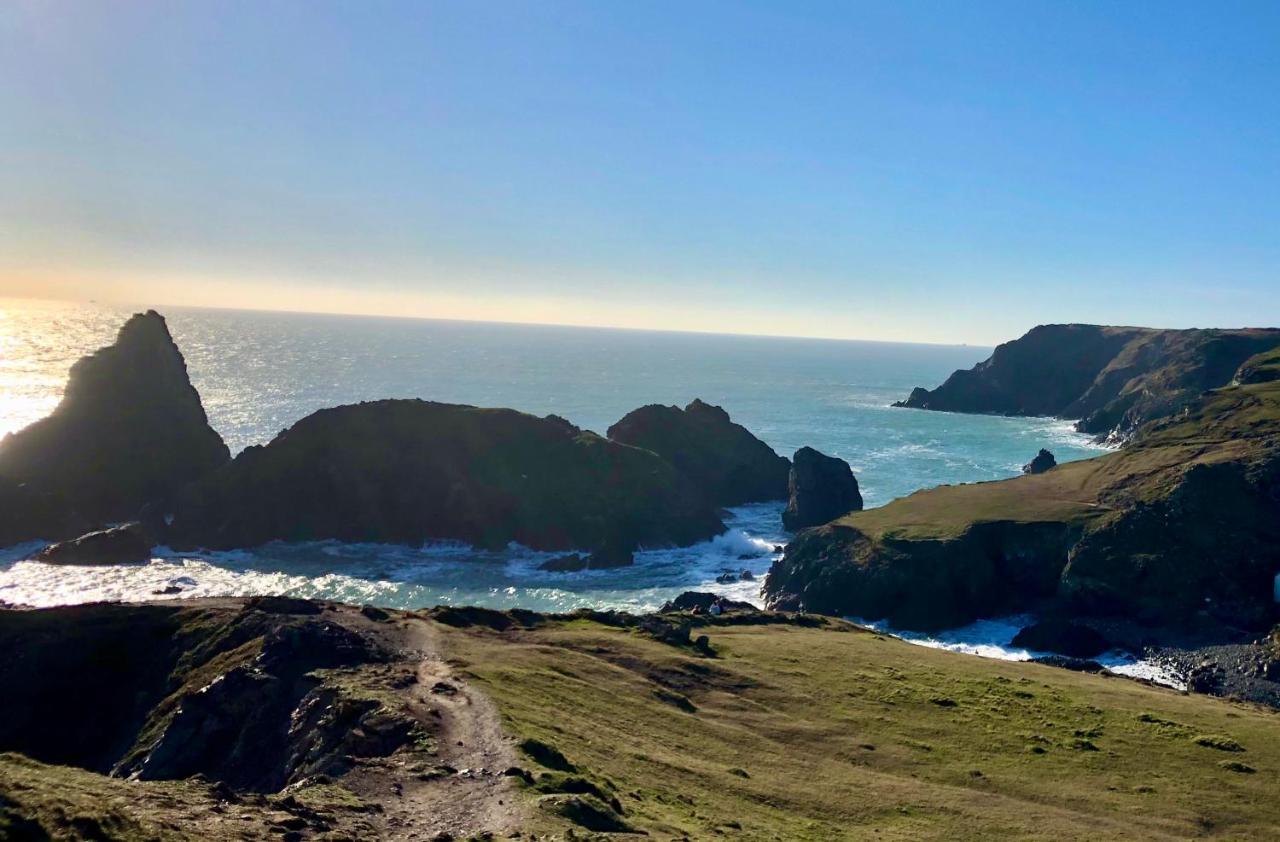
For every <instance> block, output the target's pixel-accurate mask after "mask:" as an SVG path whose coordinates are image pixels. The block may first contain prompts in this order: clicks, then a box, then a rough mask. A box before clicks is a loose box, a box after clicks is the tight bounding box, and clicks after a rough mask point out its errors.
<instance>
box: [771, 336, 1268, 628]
mask: <svg viewBox="0 0 1280 842" xmlns="http://www.w3.org/2000/svg"><path fill="white" fill-rule="evenodd" d="M1045 330H1049V331H1050V332H1052V331H1053V330H1054V329H1045ZM1098 330H1101V331H1102V333H1101V336H1102V337H1103V339H1107V338H1108V337H1109V338H1110V341H1112V342H1119V341H1120V338H1121V337H1122V336H1124V335H1128V334H1127V333H1124V332H1123V331H1121V332H1119V333H1117V331H1120V329H1084V328H1078V327H1073V328H1071V329H1068V332H1069V333H1071V332H1084V333H1089V334H1095V335H1096V334H1097V331H1098ZM1032 333H1033V334H1036V331H1033V332H1032ZM1245 336H1246V337H1252V338H1256V337H1254V335H1253V334H1245ZM1239 338H1240V337H1238V336H1233V337H1232V338H1231V342H1235V341H1236V340H1238V339H1239ZM1252 338H1251V339H1250V341H1252ZM1024 339H1025V338H1024ZM1022 341H1023V340H1020V342H1022ZM1127 341H1130V342H1131V341H1133V339H1132V338H1130V339H1129V340H1127ZM1017 344H1018V343H1013V345H1015V346H1016V345H1017ZM1009 347H1010V346H1002V348H1006V349H1008V348H1009ZM1022 347H1024V346H1019V348H1022ZM1009 353H1010V351H1008V350H1006V351H1005V352H998V354H997V356H996V357H993V361H996V362H993V363H992V364H991V365H988V366H987V368H988V369H989V368H992V367H996V368H1001V367H1003V366H1004V364H1005V363H1006V362H1007V361H1008V355H1009ZM1018 353H1021V350H1019V351H1018ZM1093 362H1096V359H1095V360H1093V361H1092V362H1091V363H1090V367H1091V366H1092V365H1093ZM1086 373H1087V372H1086ZM1084 374H1085V373H1081V378H1083V377H1084ZM973 376H977V375H969V377H973ZM965 379H966V378H959V380H960V381H963V380H965ZM1223 379H1224V381H1225V382H1231V381H1233V380H1236V379H1238V378H1237V377H1236V372H1231V373H1228V374H1226V375H1225V376H1224V377H1223ZM1064 394H1065V392H1064ZM1032 409H1033V410H1034V411H1042V410H1043V409H1044V406H1042V405H1033V406H1032ZM1278 571H1280V381H1264V382H1251V383H1246V384H1241V385H1232V386H1225V387H1224V388H1219V389H1216V390H1213V391H1210V392H1208V393H1206V394H1203V395H1200V396H1197V397H1195V398H1192V399H1189V400H1187V401H1186V402H1185V403H1184V404H1183V405H1182V408H1181V409H1180V411H1178V412H1177V413H1176V414H1174V415H1162V416H1161V417H1159V418H1157V419H1156V420H1154V421H1150V422H1148V423H1146V424H1144V425H1143V426H1141V427H1139V428H1138V429H1137V430H1136V431H1135V432H1134V433H1133V435H1132V436H1131V437H1130V441H1129V443H1128V444H1127V446H1125V447H1124V448H1123V449H1121V450H1119V451H1116V452H1113V453H1109V454H1107V455H1105V456H1101V457H1098V458H1095V459H1089V460H1084V461H1079V462H1071V463H1067V464H1062V465H1058V466H1057V467H1053V468H1050V469H1048V470H1045V471H1044V472H1043V473H1038V474H1028V475H1025V476H1021V477H1017V478H1013V479H1008V480H1001V481H996V482H984V483H975V484H970V485H958V486H942V487H939V488H933V489H928V490H925V491H920V492H916V493H915V494H912V495H910V496H908V497H905V498H901V499H899V500H895V501H893V502H892V503H889V504H888V505H886V506H883V507H880V508H877V509H873V510H869V511H864V512H858V513H854V514H850V515H847V516H845V517H843V518H840V519H838V520H837V521H835V522H833V523H831V524H828V525H826V526H822V527H818V528H816V529H811V530H808V531H805V532H802V533H800V535H799V536H798V537H797V538H796V540H795V541H793V542H792V543H791V544H790V545H789V546H788V547H787V550H786V554H785V556H784V558H783V559H781V560H780V561H778V562H777V563H776V564H775V565H774V567H773V569H772V570H771V571H770V573H769V576H768V579H767V581H766V584H765V592H766V594H767V596H768V599H769V600H770V602H771V604H773V605H776V606H785V607H793V608H804V609H805V610H810V611H819V612H823V613H829V614H839V615H852V616H860V617H864V618H867V619H879V618H887V619H888V620H889V621H890V622H892V623H893V624H895V625H898V626H901V627H904V628H922V629H940V628H946V627H952V626H957V625H962V624H964V623H967V622H970V621H972V620H974V619H977V618H979V617H986V616H993V615H997V614H1001V613H1011V612H1016V611H1027V610H1033V611H1034V610H1048V611H1058V612H1062V613H1065V614H1067V615H1077V616H1094V615H1097V616H1120V617H1125V618H1128V619H1131V620H1136V621H1138V622H1142V623H1146V624H1149V625H1152V626H1163V627H1171V628H1172V627H1177V628H1184V629H1185V628H1189V627H1197V626H1209V627H1212V628H1216V629H1219V630H1221V631H1222V632H1223V633H1230V632H1232V631H1233V630H1234V631H1235V632H1236V633H1241V634H1243V633H1245V632H1247V631H1249V630H1261V629H1268V628H1270V626H1271V624H1273V623H1274V622H1275V621H1276V618H1277V612H1276V602H1275V599H1274V597H1273V582H1274V579H1275V576H1276V574H1277V572H1278Z"/></svg>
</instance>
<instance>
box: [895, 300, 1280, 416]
mask: <svg viewBox="0 0 1280 842" xmlns="http://www.w3.org/2000/svg"><path fill="white" fill-rule="evenodd" d="M1278 349H1280V330H1278V329H1273V328H1244V329H1239V330H1201V329H1193V330H1156V329H1151V328H1136V327H1110V326H1100V325H1081V324H1068V325H1041V326H1039V327H1035V328H1033V329H1031V330H1030V331H1028V332H1027V334H1026V335H1024V336H1022V337H1021V338H1019V339H1016V340H1013V341H1012V342H1006V343H1004V344H1002V345H1000V346H998V347H997V348H996V349H995V351H994V353H992V355H991V357H990V358H988V359H987V360H985V361H983V362H981V363H978V364H977V365H976V366H974V367H973V368H972V369H968V370H964V371H957V372H955V373H954V374H952V375H951V376H950V377H949V378H947V380H946V382H945V383H943V384H942V385H941V386H939V387H937V388H936V389H933V390H929V389H925V388H922V387H918V388H916V389H915V390H913V391H912V393H911V395H910V396H909V397H908V398H907V399H906V400H904V401H901V402H899V403H896V404H894V405H895V406H901V407H911V408H915V409H932V410H939V411H944V412H970V413H987V414H997V415H1051V416H1057V417H1060V418H1070V419H1077V424H1076V429H1077V430H1079V431H1080V432H1083V433H1089V434H1091V435H1094V436H1096V437H1098V438H1099V439H1110V440H1114V441H1123V440H1125V439H1127V438H1129V437H1130V436H1132V435H1133V434H1134V433H1135V432H1136V431H1137V430H1138V429H1139V428H1140V427H1142V425H1144V424H1146V423H1148V422H1150V421H1153V420H1156V419H1159V418H1164V417H1168V416H1171V415H1173V414H1175V413H1177V412H1180V411H1181V410H1182V409H1183V408H1184V407H1186V406H1187V405H1188V404H1189V403H1190V402H1192V401H1193V400H1195V399H1196V398H1197V397H1199V396H1200V395H1201V394H1202V393H1203V392H1205V391H1207V390H1210V389H1216V388H1219V387H1222V386H1226V385H1228V384H1230V383H1231V382H1232V381H1233V380H1234V379H1235V377H1236V376H1237V375H1238V374H1239V375H1242V376H1244V377H1246V378H1250V377H1254V376H1258V377H1261V376H1266V375H1265V372H1267V371H1270V370H1272V369H1271V368H1269V367H1268V365H1267V362H1266V361H1267V360H1268V359H1270V360H1271V365H1273V366H1274V361H1275V357H1274V354H1275V353H1277V351H1278ZM1267 352H1271V354H1272V356H1270V357H1267V356H1265V355H1266V353H1267ZM1260 354H1261V355H1264V356H1263V357H1260V358H1256V359H1254V358H1255V356H1256V355H1260ZM1246 363H1247V364H1246ZM1254 371H1257V372H1259V374H1257V375H1254V374H1252V373H1251V372H1254Z"/></svg>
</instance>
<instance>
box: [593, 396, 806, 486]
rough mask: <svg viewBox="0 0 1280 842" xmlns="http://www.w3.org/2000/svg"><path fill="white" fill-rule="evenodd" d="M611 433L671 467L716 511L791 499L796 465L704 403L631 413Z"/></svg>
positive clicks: (697, 402) (640, 409) (655, 405)
mask: <svg viewBox="0 0 1280 842" xmlns="http://www.w3.org/2000/svg"><path fill="white" fill-rule="evenodd" d="M608 432H609V438H610V439H612V440H614V441H618V442H622V443H624V444H629V445H632V446H634V447H641V448H644V449H645V450H650V451H652V452H654V453H656V454H658V455H659V456H661V457H662V458H663V459H665V460H667V461H668V462H670V463H671V464H672V465H674V466H675V467H676V469H677V470H678V471H680V472H681V473H682V474H684V475H685V476H687V477H689V478H690V479H691V480H692V481H693V482H694V484H695V485H696V486H697V487H698V488H700V489H701V490H702V492H703V493H704V495H705V496H706V498H707V499H708V500H709V501H710V502H711V503H712V504H714V505H716V506H739V505H742V504H743V503H755V502H760V501H764V500H782V499H785V498H786V496H787V476H788V473H789V472H790V469H791V463H790V462H788V461H787V460H786V459H785V458H783V457H781V456H779V455H778V454H776V453H774V452H773V449H772V448H771V447H769V445H767V444H765V443H764V442H762V441H761V440H760V439H758V438H756V437H755V436H753V435H752V434H751V433H750V432H749V431H748V430H747V429H746V428H745V427H743V426H742V425H740V424H735V423H733V421H732V420H731V419H730V418H729V413H727V412H725V411H724V410H723V409H721V408H720V407H718V406H712V405H710V404H707V403H703V402H702V401H701V400H694V401H693V402H692V403H690V404H689V405H688V406H686V407H685V408H684V409H680V408H679V407H675V406H662V405H660V404H651V405H649V406H644V407H641V408H639V409H636V410H633V411H631V412H629V413H627V414H626V415H625V416H623V418H622V419H621V420H620V421H618V422H617V423H616V424H614V425H613V426H612V427H610V428H609V431H608Z"/></svg>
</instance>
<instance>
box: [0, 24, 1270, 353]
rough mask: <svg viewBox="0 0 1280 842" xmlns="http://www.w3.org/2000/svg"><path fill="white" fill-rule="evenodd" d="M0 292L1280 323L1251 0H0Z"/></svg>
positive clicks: (725, 320) (656, 317) (622, 320)
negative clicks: (336, 0)
mask: <svg viewBox="0 0 1280 842" xmlns="http://www.w3.org/2000/svg"><path fill="white" fill-rule="evenodd" d="M0 295H18V296H46V297H65V298H99V299H111V300H120V301H126V302H129V303H143V304H152V305H163V304H194V305H206V306H228V307H260V308H268V309H297V310H321V311H337V312H365V313H387V314H397V315H420V316H434V317H441V318H477V319H493V320H513V321H545V322H556V323H578V324H601V325H617V326H626V327H651V328H667V329H689V330H710V331H726V332H740V333H776V334H788V335H811V336H836V337H853V338H867V339H898V340H908V341H910V340H916V341H931V342H972V343H983V344H986V343H993V342H997V341H1000V340H1003V339H1007V338H1010V337H1012V336H1015V335H1018V334H1020V333H1022V332H1023V331H1025V330H1026V329H1027V328H1028V327H1030V326H1032V325H1034V324H1036V323H1041V322H1049V321H1091V322H1104V323H1126V324H1146V325H1153V326H1170V327H1186V326H1194V325H1199V326H1239V325H1246V324H1253V325H1260V324H1271V325H1275V324H1280V3H1274V2H1259V3H1247V2H1226V3H1216V4H1210V3H1199V2H1197V3H1180V2H1160V3H1156V2H1133V3H1123V4H1121V3H1110V2H1073V3H1059V2H1035V1H1034V0H1018V1H1017V2H1014V0H1009V2H962V1H961V0H956V2H924V0H919V1H918V2H878V3H863V2H838V3H821V2H806V3H784V2H777V3H760V2H695V3H687V2H657V1H656V0H655V2H640V3H634V2H604V0H601V1H600V2H573V3H569V2H550V1H548V2H518V1H517V0H508V2H486V0H464V2H456V3H455V2H414V3H408V2H406V3H389V2H358V3H356V2H352V3H325V2H296V3H294V2H271V3H258V2H199V3H191V2H165V3H150V2H109V0H99V1H98V2H93V3H73V2H68V0H8V2H6V3H4V4H3V5H0Z"/></svg>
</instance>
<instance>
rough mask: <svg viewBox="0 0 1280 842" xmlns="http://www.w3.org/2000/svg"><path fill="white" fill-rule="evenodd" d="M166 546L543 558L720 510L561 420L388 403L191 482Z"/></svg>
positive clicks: (647, 541) (702, 521) (654, 465)
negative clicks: (472, 549) (341, 547)
mask: <svg viewBox="0 0 1280 842" xmlns="http://www.w3.org/2000/svg"><path fill="white" fill-rule="evenodd" d="M172 514H173V518H172V527H171V534H170V536H169V538H170V541H171V542H174V543H177V544H181V545H188V546H189V545H200V546H205V547H211V548H225V547H246V546H254V545H257V544H262V543H265V542H268V541H273V540H284V541H309V540H318V539H330V538H332V539H338V540H343V541H376V542H386V543H407V544H416V543H421V542H423V541H425V540H428V539H454V540H462V541H467V542H471V543H473V544H477V545H480V546H485V547H495V548H496V547H502V546H505V545H506V544H507V543H509V542H511V541H516V542H519V543H521V544H524V545H526V546H529V547H533V548H536V549H546V550H564V549H586V550H604V551H629V550H632V549H635V548H637V547H641V546H646V547H648V546H667V545H687V544H691V543H694V542H697V541H701V540H705V539H707V538H710V537H712V536H713V535H716V534H718V533H719V532H721V531H723V529H724V526H723V524H722V523H721V521H720V519H719V516H718V514H717V512H716V511H715V509H714V508H713V507H712V506H710V505H709V504H708V503H707V502H706V501H705V500H704V499H703V497H702V496H701V495H700V494H699V493H698V491H697V489H695V488H694V487H693V486H692V485H691V484H690V482H689V481H688V480H687V479H686V478H685V477H683V476H682V475H681V474H679V473H678V472H677V471H676V470H675V469H674V468H672V467H671V466H670V465H669V464H667V463H666V462H665V461H664V460H663V459H661V458H660V457H658V456H657V455H655V454H654V453H652V452H649V451H646V450H642V449H640V448H636V447H629V446H627V445H624V444H620V443H618V442H614V441H609V440H608V439H604V438H601V437H600V436H598V435H596V434H595V433H591V432H587V431H583V430H579V429H578V428H577V427H574V426H572V425H570V424H569V423H567V422H565V421H563V420H562V419H557V418H536V417H534V416H532V415H526V414H524V413H521V412H516V411H514V410H509V409H480V408H476V407H472V406H458V405H452V404H442V403H432V402H428V401H421V400H385V401H376V402H372V403H362V404H358V405H351V406H342V407H337V408H335V409H326V410H321V411H320V412H316V413H314V414H313V415H310V416H308V417H306V418H304V419H303V420H301V421H299V422H298V423H297V424H295V425H294V426H293V427H291V428H289V429H288V430H286V431H284V432H283V433H281V434H280V435H279V436H277V437H276V438H275V439H274V440H273V441H272V442H271V443H270V444H268V445H266V446H265V447H250V448H248V449H247V450H245V451H244V452H243V453H241V454H240V455H239V456H237V457H236V459H235V460H234V461H233V462H231V463H230V464H229V465H226V466H225V467H224V468H222V469H221V470H219V471H217V472H216V473H214V474H213V475H211V476H208V477H206V478H204V479H203V480H201V481H200V482H198V483H196V484H194V485H193V486H191V487H190V488H188V489H187V490H186V491H185V492H184V493H183V495H182V496H181V498H180V499H179V501H178V503H177V505H176V506H175V508H174V510H173V513H172Z"/></svg>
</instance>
